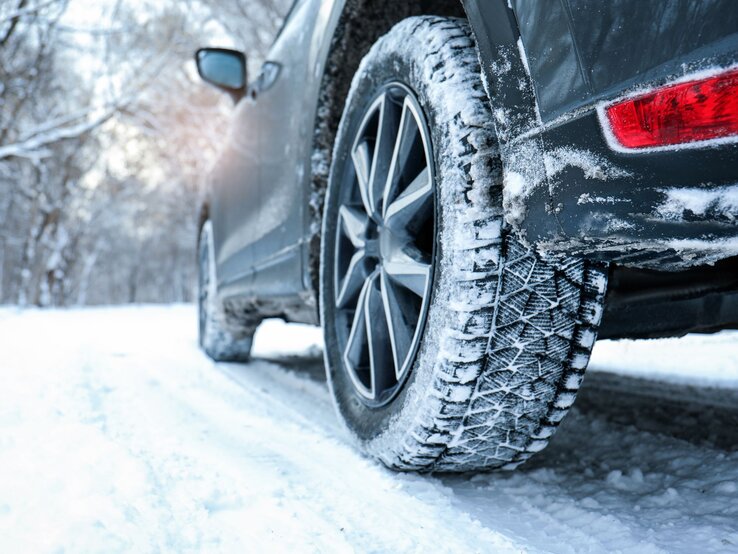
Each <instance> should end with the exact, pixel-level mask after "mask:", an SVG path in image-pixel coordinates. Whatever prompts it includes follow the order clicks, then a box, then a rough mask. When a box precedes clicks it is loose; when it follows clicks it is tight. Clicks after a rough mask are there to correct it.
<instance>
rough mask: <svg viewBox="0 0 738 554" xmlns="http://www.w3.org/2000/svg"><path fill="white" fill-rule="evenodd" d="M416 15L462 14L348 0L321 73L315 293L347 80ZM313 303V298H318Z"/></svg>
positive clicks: (447, 0)
mask: <svg viewBox="0 0 738 554" xmlns="http://www.w3.org/2000/svg"><path fill="white" fill-rule="evenodd" d="M416 15H438V16H444V17H462V18H465V17H466V12H465V10H464V6H463V5H462V1H461V0H411V1H409V2H402V3H398V2H396V0H346V2H345V4H344V6H343V8H342V11H341V15H340V17H339V21H338V24H337V25H336V27H335V29H334V30H333V36H332V38H331V46H330V49H329V51H328V56H327V59H326V61H325V65H324V71H323V75H322V78H321V84H320V90H319V93H318V102H317V107H316V115H315V123H314V127H313V137H312V158H311V179H310V197H311V201H310V229H311V231H310V236H309V243H308V249H309V250H308V254H309V255H308V267H307V270H308V273H309V279H310V283H311V285H312V286H311V292H312V293H313V294H314V295H315V299H316V300H317V298H318V275H319V271H320V268H319V266H320V229H321V223H322V217H323V200H324V197H325V191H326V187H327V184H328V174H329V171H330V166H331V160H332V154H333V144H334V142H335V138H336V133H337V131H338V123H339V121H340V119H341V115H342V113H343V109H344V105H345V100H346V96H347V95H348V91H349V88H350V86H351V80H352V79H353V77H354V74H355V73H356V70H357V69H358V67H359V63H360V62H361V59H362V58H363V57H364V56H365V55H366V53H367V52H368V51H369V49H370V48H371V47H372V45H373V44H374V42H376V40H377V39H378V38H379V37H381V36H382V35H384V34H386V33H387V32H388V31H389V30H390V29H391V28H392V27H394V25H395V24H397V23H399V22H400V21H402V20H403V19H405V18H407V17H412V16H416ZM316 305H317V302H316Z"/></svg>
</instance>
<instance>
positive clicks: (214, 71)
mask: <svg viewBox="0 0 738 554" xmlns="http://www.w3.org/2000/svg"><path fill="white" fill-rule="evenodd" d="M195 62H196V63H197V72H198V73H199V74H200V77H201V78H202V80H203V81H205V82H206V83H210V84H211V85H213V86H215V87H217V88H219V89H221V90H223V91H225V92H227V93H228V94H229V95H230V96H231V98H233V101H234V102H238V101H239V100H240V99H241V98H242V97H243V95H244V94H246V56H245V55H244V54H243V52H238V51H237V50H229V49H227V48H200V49H199V50H198V51H197V52H196V53H195Z"/></svg>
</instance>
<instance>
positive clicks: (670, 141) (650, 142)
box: [605, 70, 738, 149]
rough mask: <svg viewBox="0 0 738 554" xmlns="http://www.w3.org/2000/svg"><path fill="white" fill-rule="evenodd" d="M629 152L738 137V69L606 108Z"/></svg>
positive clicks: (610, 120)
mask: <svg viewBox="0 0 738 554" xmlns="http://www.w3.org/2000/svg"><path fill="white" fill-rule="evenodd" d="M605 112H606V114H607V119H608V121H609V123H610V128H611V129H612V134H613V135H614V137H615V139H616V140H617V141H618V142H619V143H620V144H621V145H622V146H623V147H625V148H634V149H637V148H653V147H659V146H670V145H676V144H685V143H689V142H697V141H704V140H711V139H718V138H724V137H729V136H733V135H738V70H731V71H728V72H725V73H721V74H719V75H715V76H713V77H708V78H706V79H699V80H694V81H687V82H684V83H678V84H675V85H670V86H666V87H663V88H660V89H658V90H655V91H653V92H649V93H647V94H643V95H641V96H636V97H635V98H629V99H628V100H625V101H623V102H620V103H618V104H613V105H612V106H609V107H607V108H606V109H605Z"/></svg>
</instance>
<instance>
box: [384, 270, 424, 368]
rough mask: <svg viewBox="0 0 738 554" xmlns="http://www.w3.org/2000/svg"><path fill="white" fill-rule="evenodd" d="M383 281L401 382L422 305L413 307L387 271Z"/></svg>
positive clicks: (395, 359)
mask: <svg viewBox="0 0 738 554" xmlns="http://www.w3.org/2000/svg"><path fill="white" fill-rule="evenodd" d="M381 279H382V281H381V285H382V302H383V303H384V315H385V317H386V319H387V328H388V331H389V336H390V340H391V342H392V356H393V359H394V365H395V377H396V379H398V380H399V379H400V378H401V377H402V370H403V365H404V362H405V358H407V355H408V352H410V347H411V345H412V340H413V335H414V333H415V327H416V326H417V324H418V315H419V313H418V310H419V308H420V305H419V304H417V306H413V305H412V303H411V302H408V298H407V295H406V294H402V292H401V291H398V290H397V288H396V285H395V284H394V283H393V282H392V279H390V278H389V277H388V275H387V272H386V271H382V276H381Z"/></svg>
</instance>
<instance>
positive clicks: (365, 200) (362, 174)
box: [351, 140, 373, 214]
mask: <svg viewBox="0 0 738 554" xmlns="http://www.w3.org/2000/svg"><path fill="white" fill-rule="evenodd" d="M351 159H352V161H353V162H354V170H355V171H356V180H357V181H358V182H359V194H360V195H361V202H362V204H364V210H366V213H367V214H372V213H373V212H372V207H371V201H370V200H369V176H370V172H371V152H370V150H369V143H367V141H366V140H362V141H361V142H359V143H358V144H357V145H356V146H355V147H354V149H353V150H352V151H351Z"/></svg>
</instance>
